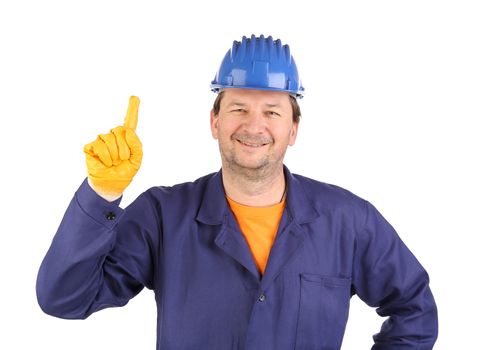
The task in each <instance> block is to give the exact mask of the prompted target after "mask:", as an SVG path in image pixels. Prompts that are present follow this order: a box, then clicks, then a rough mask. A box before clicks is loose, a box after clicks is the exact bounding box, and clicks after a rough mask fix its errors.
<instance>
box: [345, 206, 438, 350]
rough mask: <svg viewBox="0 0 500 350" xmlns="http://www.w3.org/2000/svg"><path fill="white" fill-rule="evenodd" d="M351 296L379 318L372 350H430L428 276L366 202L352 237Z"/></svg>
mask: <svg viewBox="0 0 500 350" xmlns="http://www.w3.org/2000/svg"><path fill="white" fill-rule="evenodd" d="M353 288H354V292H355V293H356V294H357V295H358V296H359V297H360V298H361V299H362V300H363V301H364V302H365V303H367V304H368V305H370V306H372V307H376V308H377V309H376V311H377V313H378V314H379V315H380V316H383V317H388V318H387V320H386V321H385V322H384V323H383V325H382V328H381V330H380V333H378V334H376V335H374V337H373V339H374V341H375V344H374V346H373V347H372V350H396V349H398V350H401V349H415V350H417V349H418V350H428V349H432V347H433V345H434V343H435V341H436V339H437V331H438V321H437V308H436V304H435V302H434V298H433V296H432V293H431V290H430V288H429V277H428V275H427V273H426V271H425V270H424V268H423V267H422V266H421V265H420V263H419V262H418V261H417V259H416V258H415V256H414V255H413V254H412V253H411V252H410V250H409V249H408V248H407V247H406V246H405V244H404V243H403V242H402V241H401V239H400V238H399V236H398V235H397V233H396V232H395V230H394V229H393V228H392V226H391V225H390V224H389V223H388V222H387V221H386V220H385V219H384V218H383V217H382V215H381V214H380V213H379V212H378V211H377V210H376V209H375V208H374V207H373V206H372V205H371V204H370V203H368V202H366V216H365V220H364V227H362V228H360V230H359V232H358V235H357V237H356V252H355V261H354V270H353Z"/></svg>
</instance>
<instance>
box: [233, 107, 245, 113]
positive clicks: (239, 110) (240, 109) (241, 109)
mask: <svg viewBox="0 0 500 350" xmlns="http://www.w3.org/2000/svg"><path fill="white" fill-rule="evenodd" d="M231 112H232V113H233V112H234V113H243V112H245V110H244V109H243V108H235V109H232V110H231Z"/></svg>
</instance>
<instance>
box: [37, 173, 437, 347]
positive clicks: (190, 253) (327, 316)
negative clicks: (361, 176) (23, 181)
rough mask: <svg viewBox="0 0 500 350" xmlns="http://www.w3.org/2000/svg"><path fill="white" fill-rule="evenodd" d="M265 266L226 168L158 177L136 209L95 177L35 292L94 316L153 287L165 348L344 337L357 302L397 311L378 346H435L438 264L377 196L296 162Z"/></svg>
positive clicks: (50, 309)
mask: <svg viewBox="0 0 500 350" xmlns="http://www.w3.org/2000/svg"><path fill="white" fill-rule="evenodd" d="M285 177H286V181H287V186H288V193H287V199H286V200H287V203H286V208H285V211H284V213H283V216H282V219H281V222H280V226H279V230H278V234H277V236H276V240H275V243H274V245H273V247H272V250H271V253H270V256H269V260H268V263H267V267H266V270H265V271H264V274H263V276H262V277H261V276H260V275H259V272H258V270H257V266H256V264H255V262H254V260H253V258H252V255H251V252H250V250H249V248H248V245H247V243H246V241H245V239H244V237H243V235H242V234H241V232H240V229H239V227H238V224H237V222H236V220H235V218H234V216H233V214H232V212H231V210H230V209H229V206H228V203H227V201H226V198H225V192H224V188H223V185H222V173H221V172H218V173H215V174H210V175H207V176H204V177H202V178H200V179H198V180H196V181H194V182H190V183H184V184H179V185H175V186H172V187H153V188H151V189H149V190H148V191H146V192H144V193H143V194H141V195H140V196H139V197H138V198H137V199H136V200H135V201H134V202H133V203H131V204H130V205H129V206H128V207H127V208H126V209H121V208H120V207H119V205H118V204H119V200H117V201H115V202H111V203H110V202H107V201H106V200H104V199H102V198H101V197H99V196H98V195H97V194H96V193H95V192H94V191H93V190H92V189H91V188H90V187H89V185H88V183H87V181H86V180H85V181H84V182H83V183H82V185H81V186H80V188H79V189H78V190H77V192H76V194H75V196H74V198H73V199H72V201H71V203H70V205H69V207H68V209H67V211H66V213H65V215H64V218H63V220H62V222H61V225H60V227H59V229H58V231H57V233H56V235H55V237H54V239H53V242H52V244H51V247H50V249H49V251H48V252H47V255H46V257H45V259H44V260H43V263H42V265H41V267H40V271H39V274H38V279H37V296H38V301H39V304H40V306H41V307H42V309H43V310H44V311H45V312H46V313H48V314H50V315H54V316H57V317H62V318H69V319H83V318H86V317H88V316H89V315H90V314H92V313H93V312H95V311H98V310H100V309H103V308H107V307H111V306H122V305H125V304H126V303H127V302H128V301H129V300H130V299H131V298H132V297H134V296H135V295H136V294H137V293H139V292H140V291H141V290H142V289H143V288H144V286H145V287H147V288H149V289H152V290H154V293H155V298H156V303H157V308H158V323H157V349H160V350H184V349H186V350H187V349H196V350H200V349H203V350H212V349H213V350H226V349H227V350H272V349H277V350H292V349H296V350H319V349H322V350H326V349H328V350H333V349H340V346H341V343H342V338H343V335H344V330H345V326H346V322H347V318H348V312H349V301H350V298H351V296H352V295H354V294H356V295H358V296H359V297H360V298H361V299H362V300H363V301H364V302H365V303H367V304H368V305H370V306H372V307H377V313H378V314H379V315H381V316H389V318H388V319H387V320H386V321H385V322H384V323H383V325H382V329H381V331H380V332H379V333H378V334H376V335H375V336H374V342H375V344H374V346H373V348H372V349H374V350H375V349H376V350H382V349H383V350H396V349H398V350H401V349H414V350H417V349H418V350H427V349H431V348H432V346H433V344H434V342H435V340H436V337H437V309H436V305H435V302H434V299H433V296H432V294H431V291H430V289H429V279H428V275H427V273H426V271H425V270H424V269H423V268H422V266H421V265H420V263H419V262H418V261H417V259H416V258H415V257H414V256H413V254H412V253H411V252H410V251H409V250H408V248H407V247H406V246H405V245H404V243H403V242H402V241H401V239H400V238H399V237H398V235H397V234H396V232H395V231H394V229H393V228H392V227H391V226H390V224H389V223H388V222H387V221H386V220H385V219H384V218H383V217H382V216H381V214H380V213H379V212H378V211H377V210H376V209H375V208H374V207H373V206H372V205H371V204H370V203H369V202H367V201H365V200H363V199H361V198H359V197H357V196H355V195H354V194H352V193H350V192H349V191H347V190H345V189H342V188H340V187H338V186H334V185H329V184H325V183H321V182H318V181H315V180H312V179H309V178H306V177H303V176H300V175H295V174H291V173H290V172H289V170H288V169H287V168H286V167H285Z"/></svg>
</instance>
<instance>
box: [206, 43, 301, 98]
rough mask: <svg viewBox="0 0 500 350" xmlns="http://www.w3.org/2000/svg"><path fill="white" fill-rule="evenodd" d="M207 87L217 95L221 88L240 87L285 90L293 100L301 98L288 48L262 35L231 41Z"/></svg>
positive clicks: (299, 86) (296, 72) (299, 84)
mask: <svg viewBox="0 0 500 350" xmlns="http://www.w3.org/2000/svg"><path fill="white" fill-rule="evenodd" d="M210 88H211V89H212V91H214V92H217V93H218V92H220V91H221V90H222V89H225V88H242V89H256V90H275V91H286V92H288V93H290V94H292V95H294V96H296V97H297V98H302V97H303V95H304V88H303V87H302V83H301V81H300V78H299V72H298V71H297V66H296V65H295V60H294V59H293V57H292V55H291V54H290V47H289V46H288V45H282V44H281V40H279V39H278V40H273V38H272V37H271V36H268V37H267V38H264V35H261V36H260V37H258V38H257V37H256V36H255V35H252V36H251V37H250V38H247V37H245V36H244V37H243V38H242V39H241V42H240V41H236V40H235V41H234V42H233V47H232V48H231V49H230V50H229V51H228V52H227V53H226V56H224V59H223V60H222V63H221V65H220V68H219V71H218V72H217V74H216V75H215V79H214V80H213V81H212V84H211V85H210Z"/></svg>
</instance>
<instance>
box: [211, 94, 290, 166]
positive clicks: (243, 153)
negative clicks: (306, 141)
mask: <svg viewBox="0 0 500 350" xmlns="http://www.w3.org/2000/svg"><path fill="white" fill-rule="evenodd" d="M210 124H211V129H212V136H213V137H214V138H215V139H217V140H218V141H219V149H220V152H221V157H222V163H223V165H225V166H228V167H230V168H231V169H232V170H236V171H242V170H243V171H249V170H250V171H252V170H256V171H257V170H262V171H265V170H271V169H275V167H276V166H282V164H283V158H284V157H285V152H286V149H287V147H288V146H292V145H293V144H294V143H295V139H296V137H297V129H298V123H294V122H293V118H292V106H291V103H290V98H289V96H288V93H286V92H281V91H263V90H248V89H234V88H231V89H226V90H225V92H224V96H223V97H222V100H221V105H220V111H219V114H218V115H215V114H214V112H213V111H212V113H211V116H210Z"/></svg>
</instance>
